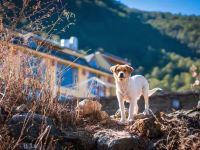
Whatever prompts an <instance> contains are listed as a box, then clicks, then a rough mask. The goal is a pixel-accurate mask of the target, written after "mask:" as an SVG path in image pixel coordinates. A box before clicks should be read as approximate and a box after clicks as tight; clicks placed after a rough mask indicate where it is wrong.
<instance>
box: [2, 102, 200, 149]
mask: <svg viewBox="0 0 200 150" xmlns="http://www.w3.org/2000/svg"><path fill="white" fill-rule="evenodd" d="M92 105H94V104H92ZM94 108H95V109H94V110H95V111H91V108H90V109H89V110H90V113H85V114H84V113H83V112H81V111H80V116H79V117H78V118H76V121H75V123H74V124H71V125H68V126H65V127H64V126H63V127H62V126H60V125H58V124H57V123H56V122H55V119H54V118H53V117H52V118H51V117H46V116H44V115H41V114H39V113H31V112H28V110H27V109H26V105H20V106H19V107H18V108H15V111H14V112H13V113H12V114H8V112H6V111H5V110H4V108H1V109H0V127H1V131H0V144H2V142H4V144H5V141H6V139H8V140H10V142H11V141H14V142H15V143H16V142H17V143H18V144H13V145H14V147H12V148H14V149H39V148H41V149H58V150H60V149H66V148H67V149H81V150H82V149H83V150H84V149H85V150H94V149H98V150H107V149H111V150H131V149H135V150H137V149H138V150H142V149H150V150H151V149H200V109H197V108H196V109H192V110H185V111H184V110H181V111H176V112H173V113H170V114H165V113H162V112H157V113H155V114H152V115H150V116H144V115H142V114H139V115H137V116H136V117H135V122H134V123H133V124H127V125H119V124H118V119H119V116H117V115H115V116H114V117H109V116H108V115H106V113H105V112H103V113H102V111H101V107H99V105H98V107H94ZM8 116H9V117H8ZM4 132H7V133H6V134H5V133H4ZM8 140H7V141H8ZM52 141H54V142H53V143H54V144H52V145H51V144H49V143H52ZM55 141H56V142H55ZM8 144H11V143H9V142H8Z"/></svg>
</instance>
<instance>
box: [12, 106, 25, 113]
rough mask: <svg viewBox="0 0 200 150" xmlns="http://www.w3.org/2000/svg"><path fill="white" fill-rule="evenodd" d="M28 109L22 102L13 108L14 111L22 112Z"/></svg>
mask: <svg viewBox="0 0 200 150" xmlns="http://www.w3.org/2000/svg"><path fill="white" fill-rule="evenodd" d="M27 111H28V108H27V106H26V105H25V104H22V105H20V106H17V107H16V108H15V109H14V113H23V112H27Z"/></svg>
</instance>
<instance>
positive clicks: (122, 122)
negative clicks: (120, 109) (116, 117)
mask: <svg viewBox="0 0 200 150" xmlns="http://www.w3.org/2000/svg"><path fill="white" fill-rule="evenodd" d="M118 124H120V125H125V124H126V120H125V119H120V121H119V122H118Z"/></svg>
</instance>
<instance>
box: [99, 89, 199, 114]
mask: <svg viewBox="0 0 200 150" xmlns="http://www.w3.org/2000/svg"><path fill="white" fill-rule="evenodd" d="M149 99H150V100H149V103H150V108H151V110H152V111H153V112H157V111H163V112H167V113H169V112H172V111H173V109H172V104H173V102H174V101H175V104H176V103H177V101H178V103H179V104H180V107H181V108H182V109H191V108H193V107H196V106H197V103H198V100H199V99H200V93H197V92H192V91H187V92H161V93H158V94H155V95H152V96H151V97H150V98H149ZM99 101H100V102H101V104H102V105H103V110H105V111H106V112H108V113H109V114H110V115H113V114H114V113H115V112H116V111H117V109H118V108H119V106H118V102H117V98H116V97H107V98H106V97H104V98H100V99H99ZM138 104H139V112H142V111H143V110H144V100H143V98H141V99H140V100H139V101H138ZM125 105H126V107H128V104H125Z"/></svg>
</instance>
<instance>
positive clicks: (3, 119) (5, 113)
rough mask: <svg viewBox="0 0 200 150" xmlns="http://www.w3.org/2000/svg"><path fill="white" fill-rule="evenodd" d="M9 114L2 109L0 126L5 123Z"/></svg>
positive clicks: (0, 110) (0, 111) (0, 109)
mask: <svg viewBox="0 0 200 150" xmlns="http://www.w3.org/2000/svg"><path fill="white" fill-rule="evenodd" d="M8 114H9V113H8V112H7V111H6V110H5V109H4V108H3V107H0V124H2V123H4V122H5V120H6V119H7V117H8Z"/></svg>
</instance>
